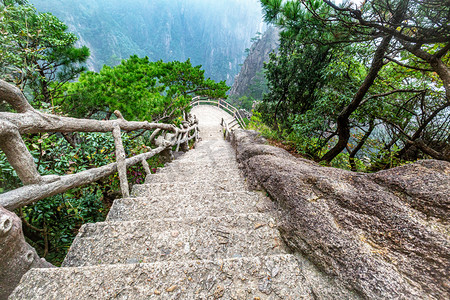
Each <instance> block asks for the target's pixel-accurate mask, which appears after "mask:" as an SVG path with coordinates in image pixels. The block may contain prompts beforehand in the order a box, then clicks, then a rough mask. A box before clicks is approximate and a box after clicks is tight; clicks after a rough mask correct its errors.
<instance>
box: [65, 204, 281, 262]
mask: <svg viewBox="0 0 450 300" xmlns="http://www.w3.org/2000/svg"><path fill="white" fill-rule="evenodd" d="M269 224H276V221H275V219H274V218H272V217H269V216H268V215H266V214H260V213H252V214H239V215H232V216H222V217H197V218H183V219H154V220H151V221H131V222H100V223H95V224H85V225H83V227H82V228H81V229H80V231H79V233H78V235H77V237H76V239H75V241H74V242H73V244H72V246H71V247H70V250H69V253H68V254H67V256H66V259H65V260H64V263H63V266H64V267H78V266H87V265H97V264H119V263H121V264H126V263H136V262H143V263H151V262H156V261H167V260H194V259H202V260H203V259H206V260H217V259H224V258H233V257H243V256H245V257H251V256H268V255H273V254H282V253H285V250H284V248H283V247H284V246H283V245H284V244H282V243H281V237H280V236H279V233H278V230H276V229H274V228H273V226H272V228H271V227H270V226H269Z"/></svg>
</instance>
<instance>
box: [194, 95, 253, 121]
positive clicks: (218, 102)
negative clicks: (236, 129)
mask: <svg viewBox="0 0 450 300" xmlns="http://www.w3.org/2000/svg"><path fill="white" fill-rule="evenodd" d="M201 104H212V105H214V106H217V107H219V108H221V109H222V110H224V111H226V112H227V113H229V114H230V115H232V116H233V118H234V119H236V122H237V123H238V124H239V126H240V127H241V128H245V122H244V119H243V118H242V116H241V114H240V113H239V110H238V109H237V108H236V107H234V106H233V105H231V104H230V103H228V102H226V101H225V100H224V99H210V98H207V97H201V96H197V97H194V98H193V99H192V101H191V106H192V107H194V106H197V105H201Z"/></svg>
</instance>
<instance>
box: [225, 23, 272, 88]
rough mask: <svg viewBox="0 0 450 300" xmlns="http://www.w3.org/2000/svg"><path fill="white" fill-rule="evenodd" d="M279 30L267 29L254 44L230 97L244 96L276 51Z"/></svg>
mask: <svg viewBox="0 0 450 300" xmlns="http://www.w3.org/2000/svg"><path fill="white" fill-rule="evenodd" d="M278 39H279V29H277V28H275V27H271V28H269V29H267V31H266V32H265V33H264V35H263V36H262V38H261V39H260V40H259V41H257V42H256V43H254V44H253V45H252V47H251V49H250V54H249V55H248V57H247V58H246V59H245V61H244V64H243V65H242V68H241V70H240V72H239V74H238V75H237V76H236V78H235V80H234V83H233V86H232V87H231V89H230V96H238V97H241V96H244V95H245V94H246V93H248V89H249V87H250V85H251V83H252V80H253V79H254V78H255V77H256V75H257V73H258V72H261V71H262V69H263V67H264V62H268V61H269V55H270V53H271V52H272V51H276V50H277V49H278V44H279V41H278Z"/></svg>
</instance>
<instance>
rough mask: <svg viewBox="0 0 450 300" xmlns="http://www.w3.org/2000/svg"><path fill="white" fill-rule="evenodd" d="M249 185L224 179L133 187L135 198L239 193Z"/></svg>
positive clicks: (137, 185)
mask: <svg viewBox="0 0 450 300" xmlns="http://www.w3.org/2000/svg"><path fill="white" fill-rule="evenodd" d="M246 190H247V185H246V184H245V182H243V181H242V180H241V179H240V178H223V179H222V181H221V182H211V181H209V180H198V181H192V182H166V183H146V184H136V185H134V186H133V188H132V191H131V195H132V196H133V197H148V196H151V195H154V196H164V195H174V194H175V195H187V194H198V193H213V192H215V191H222V192H237V191H246Z"/></svg>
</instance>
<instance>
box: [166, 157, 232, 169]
mask: <svg viewBox="0 0 450 300" xmlns="http://www.w3.org/2000/svg"><path fill="white" fill-rule="evenodd" d="M238 166H239V165H238V163H237V162H236V160H235V159H233V160H230V159H224V158H219V159H201V160H190V161H185V160H175V161H173V162H171V163H169V164H166V166H165V167H164V168H163V169H180V170H181V169H183V170H191V171H195V170H196V169H204V168H216V169H218V168H238Z"/></svg>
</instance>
